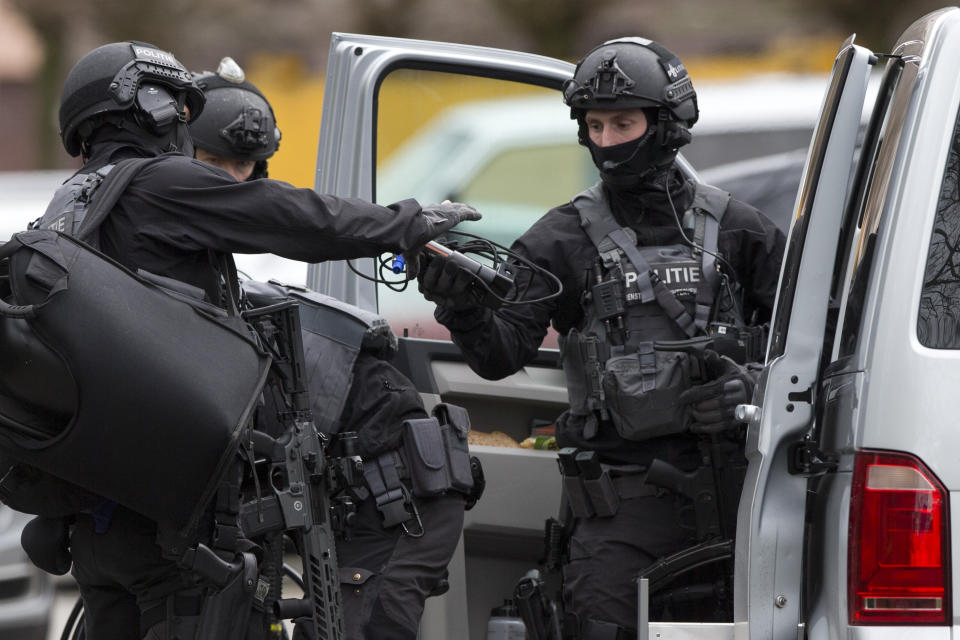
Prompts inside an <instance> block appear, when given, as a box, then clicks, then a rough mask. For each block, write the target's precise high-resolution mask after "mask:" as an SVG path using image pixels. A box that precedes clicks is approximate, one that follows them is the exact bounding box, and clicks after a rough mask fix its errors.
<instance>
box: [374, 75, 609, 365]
mask: <svg viewBox="0 0 960 640" xmlns="http://www.w3.org/2000/svg"><path fill="white" fill-rule="evenodd" d="M376 150H377V161H376V181H375V194H376V195H375V197H376V201H377V202H378V203H381V204H389V203H391V202H395V201H397V200H400V199H403V198H416V199H417V200H418V201H419V202H420V203H421V204H430V203H436V202H442V201H443V200H454V201H461V202H466V203H468V204H470V205H473V206H474V207H476V208H477V209H478V210H479V211H480V212H481V213H482V214H483V219H482V220H481V221H479V222H469V223H464V224H462V225H460V226H459V227H458V230H462V231H465V232H469V233H473V234H477V235H480V236H483V237H485V238H488V239H490V240H493V241H494V242H497V243H499V244H502V245H504V246H509V245H510V244H511V243H512V242H513V240H514V239H516V238H517V236H519V235H520V234H522V233H523V232H524V231H526V230H527V229H528V228H529V227H530V226H531V225H532V224H533V223H534V222H535V221H536V220H537V219H538V218H539V217H540V216H542V215H543V214H544V213H546V212H547V211H548V210H549V209H550V208H552V207H554V206H557V205H559V204H563V203H565V202H567V201H569V200H570V198H571V197H572V196H573V195H575V194H577V193H579V192H580V191H582V190H583V189H585V188H587V187H588V186H590V185H592V184H593V183H595V182H596V181H597V179H598V176H597V173H596V169H595V168H594V166H593V163H592V162H591V160H590V156H589V154H588V152H587V151H586V149H584V148H583V147H581V146H579V145H578V144H577V125H576V123H575V122H574V121H572V120H571V119H570V110H569V108H568V107H566V106H565V105H564V104H563V102H562V100H561V97H560V94H559V92H558V91H556V90H553V89H547V88H543V87H537V86H533V85H529V84H525V83H518V82H511V81H507V80H499V79H493V78H485V77H479V76H467V75H459V74H451V73H445V72H441V71H430V70H422V69H397V70H394V71H392V72H391V73H390V74H389V75H387V76H386V77H385V78H384V80H383V82H382V83H381V86H380V89H379V95H378V101H377V126H376ZM442 240H456V236H455V235H450V236H448V237H447V238H444V239H442ZM442 240H441V241H442ZM394 288H397V287H394ZM377 302H378V309H379V311H380V313H381V314H382V315H383V316H384V317H386V318H387V320H388V321H389V322H390V325H391V327H392V328H393V330H394V331H395V332H396V333H397V334H398V335H405V336H409V337H414V338H428V339H440V340H449V332H447V330H446V329H445V328H444V327H442V326H441V325H439V324H438V323H437V322H435V321H434V319H433V308H434V305H433V304H432V303H430V302H427V301H426V300H424V299H423V297H422V296H421V295H420V293H419V292H418V291H417V288H416V283H415V282H412V283H410V285H409V286H407V288H406V289H405V290H404V291H402V292H398V291H394V290H393V288H391V287H388V286H386V285H382V284H381V285H379V286H378V289H377ZM555 345H556V342H555V337H553V336H551V338H548V341H547V342H546V343H545V344H544V346H546V347H552V346H555Z"/></svg>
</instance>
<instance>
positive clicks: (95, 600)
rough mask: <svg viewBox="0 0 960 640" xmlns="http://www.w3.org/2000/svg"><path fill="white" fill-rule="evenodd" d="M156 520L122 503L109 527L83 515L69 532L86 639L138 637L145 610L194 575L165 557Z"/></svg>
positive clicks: (129, 639) (190, 584) (127, 639)
mask: <svg viewBox="0 0 960 640" xmlns="http://www.w3.org/2000/svg"><path fill="white" fill-rule="evenodd" d="M156 535H157V526H156V524H155V523H154V522H153V521H151V520H149V519H148V518H145V517H144V516H141V515H139V514H137V513H135V512H133V511H130V510H129V509H125V508H123V507H120V506H118V507H117V508H116V510H115V511H114V513H113V518H112V520H111V522H110V526H109V528H108V529H107V530H106V531H105V532H104V533H96V532H95V531H94V521H93V518H92V517H90V516H88V515H85V514H81V515H79V516H77V521H76V524H75V525H74V528H73V532H72V534H71V537H70V550H71V554H72V555H73V576H74V578H76V580H77V584H78V586H79V588H80V596H81V598H83V616H84V625H85V629H86V638H87V640H139V639H140V638H142V637H143V635H142V633H141V628H140V617H141V612H142V611H145V610H149V609H153V608H155V607H157V606H159V605H160V603H161V602H162V601H163V599H164V598H165V597H166V596H168V595H171V594H173V593H176V592H178V591H181V590H189V589H193V588H195V585H194V584H193V582H192V580H190V579H189V578H188V577H187V576H186V575H184V574H183V573H182V572H181V571H180V570H179V569H178V568H177V566H176V565H175V564H174V563H173V562H171V561H169V560H166V559H164V558H163V557H162V555H161V554H160V547H159V546H157V543H156Z"/></svg>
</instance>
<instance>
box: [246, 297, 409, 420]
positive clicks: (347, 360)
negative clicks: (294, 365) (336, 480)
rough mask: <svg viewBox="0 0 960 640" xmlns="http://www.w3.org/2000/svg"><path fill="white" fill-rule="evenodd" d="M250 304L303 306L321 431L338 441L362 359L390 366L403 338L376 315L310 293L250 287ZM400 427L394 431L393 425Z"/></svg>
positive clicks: (315, 416) (313, 407) (308, 364)
mask: <svg viewBox="0 0 960 640" xmlns="http://www.w3.org/2000/svg"><path fill="white" fill-rule="evenodd" d="M241 290H242V291H243V294H244V296H245V298H246V301H247V304H248V305H249V306H251V307H253V308H258V307H265V306H268V305H271V304H276V303H278V302H284V301H286V300H293V301H295V302H297V303H298V304H299V311H300V327H301V332H302V334H303V356H304V367H305V371H304V373H305V374H306V377H307V379H308V380H310V403H311V406H310V408H311V410H312V411H313V419H314V422H315V423H316V425H317V430H318V431H320V432H321V433H326V434H328V435H332V434H333V433H335V431H336V429H337V428H339V423H338V420H339V418H340V414H341V413H342V412H343V408H344V403H345V402H346V399H347V396H348V394H349V391H350V385H351V383H352V382H353V365H354V362H356V359H357V355H358V354H359V353H360V352H361V351H366V352H368V353H371V354H372V355H374V356H376V357H378V358H380V359H383V360H389V359H390V358H392V357H393V355H394V354H395V353H396V351H397V337H396V336H395V335H394V334H393V331H392V330H391V329H390V325H389V324H387V321H386V320H385V319H384V318H383V317H381V316H379V315H377V314H375V313H372V312H369V311H364V310H363V309H360V308H358V307H355V306H353V305H350V304H347V303H345V302H342V301H340V300H337V299H336V298H331V297H330V296H326V295H323V294H321V293H317V292H316V291H312V290H310V289H307V288H304V287H297V286H292V285H286V284H281V283H279V282H277V281H275V280H271V281H270V282H257V281H253V280H248V281H244V282H243V283H242V284H241ZM389 426H391V427H392V426H394V425H389Z"/></svg>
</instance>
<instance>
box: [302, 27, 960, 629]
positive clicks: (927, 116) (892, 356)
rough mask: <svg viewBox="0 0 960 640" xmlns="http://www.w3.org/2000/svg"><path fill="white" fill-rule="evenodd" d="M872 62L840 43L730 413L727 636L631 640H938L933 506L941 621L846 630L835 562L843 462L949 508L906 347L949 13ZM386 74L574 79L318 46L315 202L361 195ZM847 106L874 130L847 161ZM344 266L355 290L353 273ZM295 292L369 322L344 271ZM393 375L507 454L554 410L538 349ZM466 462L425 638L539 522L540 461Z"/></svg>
mask: <svg viewBox="0 0 960 640" xmlns="http://www.w3.org/2000/svg"><path fill="white" fill-rule="evenodd" d="M892 53H893V54H895V55H894V57H892V58H886V57H884V58H881V59H878V56H876V55H875V54H873V53H872V52H870V51H868V50H866V49H864V48H862V47H858V46H856V45H855V44H854V41H853V39H852V38H851V39H850V40H849V41H848V42H846V43H844V45H843V46H842V47H841V49H840V52H839V54H838V57H837V63H836V66H835V69H834V74H833V77H832V80H831V83H830V86H829V87H828V89H827V93H826V95H825V96H824V100H823V108H822V114H821V119H820V122H819V123H818V125H817V128H816V129H815V132H814V137H813V140H812V142H811V146H810V150H809V152H808V157H807V164H806V168H805V169H804V175H803V178H802V179H801V185H800V191H799V193H798V195H797V199H796V203H795V208H794V216H795V219H794V223H793V226H792V228H791V233H790V239H789V242H788V245H789V250H788V255H787V257H786V259H785V263H784V271H783V274H782V275H781V286H780V290H779V294H778V299H777V304H776V311H775V317H774V323H773V327H772V328H773V332H772V338H771V346H770V352H769V357H768V362H767V366H766V368H765V371H764V375H763V378H762V380H761V384H760V385H759V387H758V390H757V392H756V395H755V397H754V402H755V406H753V407H744V416H745V417H746V418H748V419H749V426H748V442H747V452H748V458H749V460H750V466H749V470H748V475H747V481H746V484H745V487H744V491H743V494H742V497H741V502H740V513H739V518H738V537H737V553H736V573H735V590H736V594H735V596H736V597H735V618H734V621H733V622H732V623H729V624H689V623H684V624H670V623H651V625H650V628H649V629H648V630H642V631H649V632H650V635H649V637H658V638H738V639H747V638H751V639H764V640H765V639H768V638H776V639H781V638H783V639H787V638H789V639H790V640H793V639H795V638H804V637H806V638H817V639H820V638H824V639H826V638H831V639H832V638H894V637H897V638H899V637H905V636H906V635H907V634H909V635H910V637H913V638H950V637H953V636H954V629H956V626H955V624H956V623H955V620H956V618H955V617H954V614H953V612H956V611H957V610H958V608H960V601H958V598H957V595H956V594H957V593H958V586H960V585H958V581H960V571H958V570H957V569H958V562H957V560H956V558H955V556H956V554H955V553H954V552H953V551H951V547H952V546H953V545H952V544H951V543H952V540H953V539H955V538H956V533H955V532H958V531H960V516H958V515H957V514H955V513H953V512H952V511H950V510H949V504H945V505H944V509H945V511H944V512H943V513H944V514H949V515H948V520H947V522H946V531H947V538H946V540H945V541H944V543H943V544H945V545H946V547H947V548H946V551H945V554H946V555H945V557H947V558H950V560H949V566H947V567H946V568H945V570H946V575H949V576H950V583H948V584H946V585H944V591H943V594H944V598H945V602H941V603H939V605H942V606H941V608H942V609H943V610H944V611H945V615H946V616H947V619H946V620H945V621H944V622H942V623H939V624H916V625H904V624H851V614H850V606H851V603H850V602H848V567H847V561H848V554H851V553H856V552H857V548H856V544H855V543H856V541H853V543H854V544H848V543H851V541H850V540H848V529H849V524H848V523H849V522H850V509H851V501H852V500H855V499H857V498H856V497H855V494H856V487H854V486H853V484H854V483H853V477H854V476H853V471H854V467H855V465H856V461H857V457H858V455H860V453H862V452H864V451H868V450H869V451H872V450H877V451H888V452H900V453H904V452H905V453H909V454H911V455H912V456H913V457H915V458H916V459H918V460H919V461H921V462H922V464H923V465H925V468H926V469H927V470H929V472H930V473H931V474H932V477H934V478H935V479H936V480H937V481H938V482H939V483H940V484H942V485H943V487H945V488H946V491H947V493H948V494H949V497H951V498H952V497H953V496H955V495H956V493H957V492H958V491H960V464H958V462H960V431H958V430H957V429H955V428H954V426H953V424H952V420H953V419H954V417H955V416H956V415H958V414H960V394H958V393H957V391H956V390H957V389H960V349H957V348H956V347H951V346H943V345H938V346H936V347H931V346H929V344H926V343H929V340H928V339H927V337H925V338H924V340H925V341H926V343H925V342H924V341H922V340H921V339H920V338H918V326H919V325H923V326H926V325H924V323H927V324H929V323H931V322H933V323H934V325H936V322H934V321H940V325H936V326H938V327H939V326H941V325H944V326H945V325H949V327H952V326H953V325H952V324H950V322H952V317H953V315H952V314H951V313H950V312H949V310H947V311H944V314H943V315H944V317H943V318H939V319H938V318H933V319H930V318H929V317H925V316H923V315H922V314H921V312H920V311H918V310H919V309H920V308H921V298H922V296H923V295H924V294H923V291H924V274H925V270H926V269H927V263H928V257H927V256H928V253H929V250H930V246H931V237H932V234H933V230H934V228H935V225H940V226H941V227H943V226H945V225H946V226H949V225H948V223H945V222H944V220H943V215H944V214H943V211H944V202H943V199H944V196H943V195H942V192H946V191H948V190H949V189H947V187H949V186H950V184H953V182H952V181H954V180H955V179H956V176H954V175H952V174H948V175H947V176H946V178H945V167H946V165H947V159H948V155H949V153H950V151H951V145H952V144H953V143H954V136H955V135H956V132H955V122H956V121H957V112H958V107H960V74H958V73H957V71H956V62H955V61H956V60H958V59H960V10H957V9H949V10H943V11H941V12H937V13H934V14H930V15H928V16H925V17H924V18H922V19H920V20H919V21H917V22H916V23H915V24H914V25H913V26H911V27H910V28H909V29H908V30H907V31H906V32H905V33H904V35H903V37H902V38H901V40H900V42H899V43H898V44H897V45H896V47H895V48H894V49H893V50H892ZM878 66H883V67H886V71H885V76H884V80H883V81H882V82H881V85H880V91H879V96H878V97H877V99H876V101H875V102H873V103H870V101H869V100H868V98H867V95H868V92H867V85H868V79H869V76H870V74H871V70H872V69H874V68H875V67H878ZM398 68H416V69H434V70H442V71H443V72H445V73H457V74H466V75H475V76H484V77H500V78H505V79H509V80H512V81H515V82H527V83H530V84H534V85H538V86H541V87H548V88H552V89H559V87H560V86H561V84H562V82H563V81H564V80H565V79H566V78H567V77H569V75H570V73H571V70H572V66H571V65H570V64H568V63H565V62H561V61H557V60H552V59H549V58H544V57H540V56H534V55H528V54H522V53H516V52H509V51H498V50H491V49H484V48H478V47H469V46H463V45H453V44H444V43H433V42H422V41H411V40H397V39H389V38H377V37H369V36H356V35H346V34H334V36H333V40H332V43H331V56H330V67H329V72H328V76H327V89H326V96H325V99H324V112H323V122H322V128H321V135H320V148H319V155H318V164H317V182H316V188H317V189H318V190H319V191H321V192H325V193H334V194H338V195H342V196H355V197H362V198H374V197H375V181H376V158H375V149H376V145H375V140H376V121H377V118H376V114H377V98H378V89H379V87H380V83H381V82H382V81H383V79H384V78H385V77H386V76H388V75H389V74H390V73H391V72H392V71H393V70H395V69H398ZM558 100H559V96H558ZM865 103H867V104H868V105H872V106H869V108H868V111H871V112H873V113H874V116H873V119H872V120H871V124H870V125H869V127H868V131H867V134H866V137H865V139H864V142H863V145H864V147H863V151H861V152H860V153H859V154H858V152H857V147H858V145H859V144H860V142H859V138H858V129H859V128H860V123H861V114H862V112H863V109H864V105H865ZM571 135H573V132H572V131H571ZM851 166H853V167H855V170H854V171H851V169H850V168H851ZM690 173H691V175H693V172H692V170H690ZM945 180H946V181H947V182H946V183H945ZM412 195H415V194H412ZM569 195H572V194H568V197H569ZM938 212H939V213H938ZM938 215H939V216H940V217H939V218H938ZM940 231H943V229H940ZM946 231H949V229H947V230H946ZM934 237H935V236H934ZM364 266H365V268H366V269H367V270H368V272H369V270H370V268H371V265H369V264H367V265H364ZM958 279H960V278H958ZM308 284H310V285H311V286H313V287H314V288H318V289H320V290H322V291H324V292H326V293H329V294H331V295H336V296H339V297H342V298H344V299H346V300H348V301H350V302H353V303H356V304H359V305H361V306H364V307H366V308H372V309H376V308H377V307H378V298H379V296H381V295H382V293H381V292H378V291H377V290H376V288H375V286H374V285H373V284H371V283H369V282H368V281H365V280H362V279H361V278H358V277H356V276H354V275H353V274H352V273H351V272H350V271H349V270H348V269H347V268H346V267H345V265H342V264H328V265H323V266H322V268H321V267H317V266H314V267H311V269H310V272H309V274H308ZM956 302H957V304H958V305H960V301H956ZM918 323H919V325H918ZM949 327H948V328H949ZM935 333H936V332H935ZM943 333H944V334H949V333H950V331H943ZM934 337H935V338H943V336H937V335H935V336H934ZM399 364H400V365H401V367H402V368H404V369H405V370H406V372H407V373H408V374H409V375H410V376H411V378H412V379H413V380H414V382H415V383H416V384H417V386H418V388H419V389H420V391H421V393H422V394H423V395H424V397H425V398H426V399H427V401H428V402H436V401H439V400H440V399H443V400H446V401H451V402H456V403H460V404H463V405H465V406H467V408H468V409H470V411H471V416H472V420H473V423H474V427H475V428H478V429H481V430H490V429H491V428H497V429H500V430H503V431H504V432H506V433H508V434H510V435H514V436H516V437H518V438H519V437H520V436H522V435H525V433H526V432H527V431H528V430H529V425H530V422H531V419H534V418H541V417H547V418H548V419H549V418H551V417H553V416H555V415H556V414H558V413H559V412H560V411H561V410H562V409H563V408H564V405H565V402H566V394H565V389H564V386H563V377H562V374H561V372H560V371H559V369H557V367H556V357H555V353H550V352H548V351H546V352H544V353H543V356H542V358H541V359H538V360H537V361H535V362H534V363H533V364H532V365H531V366H528V367H526V368H525V369H523V370H521V371H520V372H518V373H517V374H514V375H513V376H509V377H508V378H506V379H505V380H502V381H497V382H491V381H487V380H483V379H481V378H479V377H478V376H476V375H475V374H473V373H472V372H471V371H470V370H469V368H468V367H467V366H466V364H464V363H463V362H462V360H458V358H457V354H456V350H455V348H454V347H453V345H451V344H449V343H447V342H443V341H437V340H413V339H408V340H404V341H403V347H402V349H401V358H400V361H399ZM474 451H475V453H476V454H477V455H478V456H480V457H481V458H482V460H483V463H484V466H485V469H486V473H487V480H488V485H487V493H486V495H485V496H484V499H483V500H482V501H481V502H480V504H479V505H478V506H477V507H476V508H475V509H474V510H473V511H471V512H469V513H468V514H467V519H466V523H465V528H464V536H463V541H462V544H461V546H460V548H459V550H458V552H457V555H456V556H455V558H454V561H453V563H452V564H451V568H450V574H451V575H450V581H451V589H450V591H449V592H448V593H447V594H446V595H444V596H441V597H439V598H436V599H432V600H431V601H430V602H429V603H428V608H427V612H426V614H425V616H424V622H423V626H422V630H421V637H422V638H424V639H425V640H428V639H430V638H482V637H484V634H485V629H486V620H487V617H488V615H489V611H490V609H491V607H494V606H497V605H499V604H500V603H501V601H502V599H503V598H506V597H510V595H511V593H512V588H513V585H514V584H515V582H516V580H517V579H518V578H519V577H521V576H522V575H523V573H524V572H525V571H526V570H527V569H529V568H531V567H533V566H535V564H536V561H537V559H538V558H539V555H540V552H541V549H540V539H541V531H542V523H543V520H544V519H545V518H546V517H549V516H553V515H555V514H556V512H557V507H558V502H559V495H558V491H559V483H558V482H557V477H556V469H555V459H554V454H552V453H551V452H547V451H536V450H524V449H503V448H498V447H487V446H477V447H474ZM852 496H853V497H852ZM871 602H872V601H871ZM641 635H642V634H641Z"/></svg>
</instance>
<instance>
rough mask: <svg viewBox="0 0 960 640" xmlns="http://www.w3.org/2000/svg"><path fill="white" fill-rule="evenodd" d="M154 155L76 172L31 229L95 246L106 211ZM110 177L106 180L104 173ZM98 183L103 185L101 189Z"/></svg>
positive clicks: (97, 244) (152, 159)
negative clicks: (94, 169)
mask: <svg viewBox="0 0 960 640" xmlns="http://www.w3.org/2000/svg"><path fill="white" fill-rule="evenodd" d="M160 157H162V156H157V157H156V158H129V159H127V160H121V161H120V162H118V163H116V164H107V165H104V166H102V167H100V168H99V169H97V170H96V171H94V172H92V173H78V174H76V175H74V176H73V177H72V178H70V179H69V180H67V181H66V182H65V183H64V184H63V185H62V186H61V187H60V188H59V189H57V191H56V193H54V194H53V198H52V199H51V200H50V204H48V205H47V210H46V211H45V212H44V214H43V215H42V216H41V217H40V218H39V219H38V220H36V221H34V222H33V223H32V224H31V225H30V228H31V229H48V230H50V231H59V232H60V233H66V234H67V235H69V236H72V237H74V238H76V239H78V240H82V241H83V242H85V243H86V244H87V245H89V246H91V247H93V248H94V249H99V248H100V247H99V244H100V242H99V237H98V235H97V233H96V231H97V229H98V228H99V227H100V223H101V222H103V219H104V218H105V217H106V216H107V214H108V213H110V209H112V208H113V205H114V204H116V202H117V199H118V198H119V197H120V194H121V193H123V190H124V189H126V188H127V185H128V184H130V181H131V180H132V179H133V178H134V176H135V175H136V174H137V173H138V172H139V171H140V170H141V169H143V167H144V166H146V165H147V164H148V163H150V162H153V161H155V160H157V159H158V158H160ZM111 173H112V174H113V176H112V177H111V178H110V179H109V180H107V181H106V184H104V180H106V178H107V176H108V175H110V174H111ZM101 185H102V186H103V188H101Z"/></svg>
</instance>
